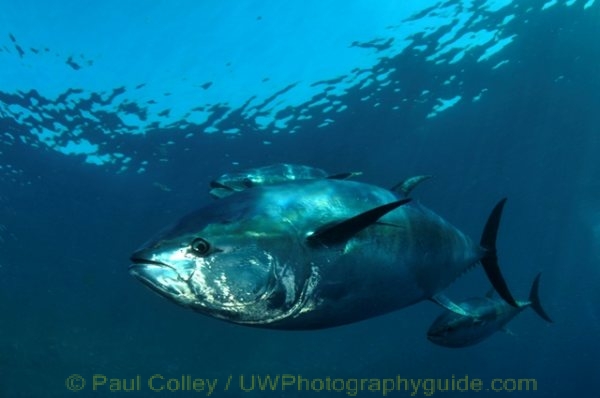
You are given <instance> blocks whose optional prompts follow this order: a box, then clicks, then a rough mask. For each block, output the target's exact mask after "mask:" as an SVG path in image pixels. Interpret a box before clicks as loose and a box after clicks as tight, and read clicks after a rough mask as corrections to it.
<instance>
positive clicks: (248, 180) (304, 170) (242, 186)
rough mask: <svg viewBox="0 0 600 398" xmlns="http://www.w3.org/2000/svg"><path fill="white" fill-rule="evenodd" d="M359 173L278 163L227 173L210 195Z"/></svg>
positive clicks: (213, 184)
mask: <svg viewBox="0 0 600 398" xmlns="http://www.w3.org/2000/svg"><path fill="white" fill-rule="evenodd" d="M360 174H361V173H358V172H351V173H340V174H334V175H330V174H328V173H327V172H326V171H325V170H322V169H318V168H316V167H311V166H305V165H301V164H290V163H277V164H273V165H270V166H264V167H257V168H252V169H247V170H242V171H238V172H236V173H226V174H223V175H222V176H220V177H219V178H217V179H215V180H213V181H211V182H210V187H211V190H210V191H209V193H210V194H211V196H213V197H215V198H224V197H225V196H229V195H231V194H233V193H235V192H240V191H245V190H246V189H248V188H253V187H256V186H261V185H274V184H277V183H281V182H287V181H300V180H314V179H320V178H331V179H342V180H343V179H346V178H350V177H354V176H357V175H360Z"/></svg>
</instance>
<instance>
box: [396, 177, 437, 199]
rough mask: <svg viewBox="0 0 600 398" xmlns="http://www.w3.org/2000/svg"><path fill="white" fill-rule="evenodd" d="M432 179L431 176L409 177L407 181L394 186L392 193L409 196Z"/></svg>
mask: <svg viewBox="0 0 600 398" xmlns="http://www.w3.org/2000/svg"><path fill="white" fill-rule="evenodd" d="M431 177H432V176H430V175H423V176H414V177H409V178H407V179H406V180H404V181H402V182H399V183H398V184H396V185H394V186H393V187H392V189H390V191H394V192H398V193H401V194H402V195H404V196H408V195H410V193H411V192H412V190H413V189H415V187H416V186H417V185H419V184H420V183H421V182H423V181H425V180H428V179H430V178H431Z"/></svg>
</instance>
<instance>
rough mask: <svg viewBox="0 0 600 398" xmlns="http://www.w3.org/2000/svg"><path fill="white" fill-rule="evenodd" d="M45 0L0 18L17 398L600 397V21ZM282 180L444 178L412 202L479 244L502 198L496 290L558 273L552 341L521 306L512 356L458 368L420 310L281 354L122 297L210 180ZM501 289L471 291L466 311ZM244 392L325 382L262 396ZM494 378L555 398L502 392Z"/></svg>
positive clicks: (470, 7) (532, 8) (2, 371)
mask: <svg viewBox="0 0 600 398" xmlns="http://www.w3.org/2000/svg"><path fill="white" fill-rule="evenodd" d="M38 3H40V2H37V1H32V0H26V1H21V2H11V3H9V4H4V5H3V7H2V9H3V10H2V13H1V15H0V26H1V27H2V28H1V29H0V64H1V65H2V67H1V72H0V276H1V277H0V313H1V314H2V317H1V320H2V323H1V326H0V397H63V396H79V397H87V396H162V395H165V396H174V397H182V396H206V394H207V390H206V389H207V388H208V387H207V385H203V388H204V390H201V391H185V388H184V384H181V383H180V382H175V381H172V382H170V383H171V384H168V385H167V379H171V378H173V379H178V380H181V378H182V377H184V378H185V377H186V376H187V375H190V377H191V378H193V379H195V378H208V379H216V380H217V385H216V389H215V391H213V394H212V396H217V397H218V396H235V397H240V396H273V397H283V396H285V397H288V396H289V397H304V396H317V397H319V396H340V397H341V396H351V394H352V384H351V383H350V384H348V383H349V382H348V380H353V379H361V378H367V379H373V380H382V379H386V378H396V377H397V376H398V375H400V377H401V378H407V379H409V378H410V379H414V380H415V381H416V380H417V379H435V378H441V379H450V380H451V379H452V378H453V377H454V378H455V379H456V380H458V379H461V378H462V379H464V378H465V377H469V378H470V379H471V380H472V379H474V378H479V379H481V380H482V382H483V384H484V391H483V392H480V393H476V392H474V391H470V392H454V393H452V392H441V391H437V392H434V393H433V394H431V393H430V392H431V391H430V392H429V395H430V396H438V395H440V396H470V395H477V394H479V395H495V394H501V395H502V394H508V395H511V396H515V395H516V396H538V397H559V396H565V395H566V394H580V395H582V396H589V397H593V396H598V395H599V394H600V392H599V391H600V383H599V382H598V381H597V380H598V375H599V374H600V362H599V361H598V357H600V348H599V347H600V346H599V345H598V343H597V336H598V333H599V332H600V310H599V309H598V303H600V292H599V290H598V288H597V286H598V285H599V282H600V266H599V264H600V263H599V259H600V184H599V183H598V181H600V166H599V163H598V161H597V157H598V155H597V154H598V153H600V113H599V112H598V110H597V108H598V105H599V104H600V75H599V73H598V71H599V69H598V65H599V64H600V46H598V40H597V38H598V37H599V35H600V6H599V5H598V3H597V2H595V1H593V0H587V1H584V0H569V1H534V0H527V1H509V0H504V1H501V0H496V1H483V0H480V1H451V0H448V1H439V2H438V1H433V0H432V1H425V0H420V1H414V2H397V1H391V0H390V1H379V2H373V1H366V0H365V1H359V0H357V1H352V2H341V1H331V2H320V1H312V0H311V1H302V2H299V1H298V2H291V3H290V2H281V3H279V2H278V3H277V4H271V3H273V2H253V1H249V0H243V1H239V2H228V1H224V2H196V1H182V2H178V3H177V6H175V5H174V3H173V4H171V3H170V2H165V3H163V2H159V1H151V2H147V4H142V3H140V2H120V1H104V2H79V3H77V4H74V3H72V2H64V4H62V3H63V2H53V3H52V4H51V3H48V4H38ZM123 3H125V4H123ZM288 3H290V4H288ZM404 3H410V6H408V5H407V4H404ZM277 162H290V163H300V164H307V165H312V166H315V167H320V168H323V169H325V170H327V171H330V172H332V173H337V172H347V171H362V172H363V174H362V176H361V177H359V178H360V179H361V180H363V181H367V182H370V183H374V184H378V185H382V186H392V185H394V184H395V183H397V182H398V181H400V180H402V179H403V178H405V177H407V176H411V175H417V174H432V175H434V178H433V179H432V180H430V181H427V182H425V183H423V184H422V185H420V186H419V187H418V188H417V189H416V190H415V192H414V197H415V198H416V199H418V200H419V201H421V202H422V203H423V204H425V205H426V206H428V207H429V208H431V209H433V210H435V211H436V212H437V213H439V214H440V215H442V216H443V217H445V218H446V219H448V220H449V221H450V222H452V223H453V224H455V225H456V226H458V227H459V228H460V229H461V230H463V231H465V232H466V233H468V234H469V235H470V236H472V237H474V238H477V237H478V236H479V234H480V233H481V229H482V228H483V223H484V221H485V219H486V217H487V215H488V212H489V210H490V209H491V207H492V206H493V205H494V204H495V203H496V201H497V200H498V199H499V198H501V197H504V196H507V197H508V198H509V199H508V202H507V206H506V209H505V213H504V216H503V220H502V225H501V227H500V233H499V242H498V246H499V247H498V249H499V256H500V262H501V266H502V268H503V271H504V274H505V276H506V279H507V280H508V283H509V285H510V286H511V289H512V290H513V293H514V294H515V296H516V297H517V298H519V299H525V298H526V296H527V293H528V291H529V286H530V283H531V281H532V280H533V278H534V276H535V275H536V273H537V272H539V271H542V272H543V277H542V280H541V292H540V294H541V300H542V303H543V305H544V307H545V308H546V309H547V311H548V313H549V314H550V316H551V317H552V318H553V319H554V320H555V323H554V324H552V325H548V324H546V323H545V322H543V321H542V320H541V319H539V318H538V317H537V316H536V315H535V314H534V313H533V311H529V310H527V311H525V312H523V314H522V315H519V317H518V318H516V319H515V320H514V321H513V322H512V323H511V324H510V325H509V327H510V329H511V331H512V332H513V335H510V334H505V333H498V334H496V335H494V336H493V337H491V338H490V339H489V340H487V341H485V342H484V343H482V344H480V345H476V346H473V347H470V348H465V349H460V350H452V349H445V348H442V347H438V346H434V345H432V344H431V343H429V342H428V341H427V339H426V338H425V332H426V330H427V328H428V327H429V325H430V324H431V322H432V321H433V319H434V318H435V317H436V316H437V314H438V313H439V312H440V309H439V308H438V307H436V306H435V305H434V304H433V303H428V302H424V303H419V304H417V305H414V306H412V307H410V308H407V309H403V310H401V311H398V312H395V313H392V314H389V315H386V316H382V317H378V318H374V319H371V320H367V321H364V322H360V323H356V324H353V325H348V326H343V327H338V328H333V329H328V330H322V331H313V332H278V331H269V330H261V329H253V328H247V327H243V326H237V325H232V324H227V323H224V322H222V321H219V320H215V319H211V318H208V317H205V316H202V315H199V314H195V313H192V312H190V311H187V310H185V309H183V308H180V307H178V306H175V305H173V304H172V303H170V302H168V301H167V300H164V299H162V298H160V297H158V296H157V295H155V294H152V293H151V292H150V291H149V290H148V289H146V288H145V287H144V286H142V285H141V284H140V283H139V282H137V281H136V280H134V279H133V278H132V277H130V276H129V274H128V272H127V267H128V265H129V261H128V258H129V255H130V254H131V252H132V251H134V250H135V249H136V248H137V247H138V246H139V245H141V244H142V243H143V242H144V241H145V240H146V239H148V238H149V237H150V236H151V235H152V234H154V233H155V232H156V231H158V230H159V229H161V228H163V227H164V226H165V225H168V224H170V223H171V222H173V221H174V220H175V219H176V218H178V217H179V216H181V215H183V214H185V213H186V212H188V211H190V210H192V209H195V208H197V207H199V206H201V205H202V204H205V203H208V202H210V201H211V200H212V199H211V198H210V197H209V195H208V184H209V182H210V181H211V180H212V179H214V178H215V177H217V176H219V175H221V174H222V173H224V172H228V171H235V170H241V169H244V168H249V167H258V166H263V165H268V164H272V163H277ZM488 286H489V283H488V282H487V280H486V278H485V276H484V274H483V272H482V271H481V269H475V270H473V271H472V272H470V273H469V274H467V275H465V276H464V277H463V278H461V279H460V280H458V281H457V282H456V283H455V284H454V285H453V286H451V287H450V289H449V290H448V294H449V295H450V296H451V297H455V298H456V299H462V298H465V297H468V296H473V295H481V294H483V293H485V292H486V291H487V290H488ZM73 374H77V375H80V376H81V377H82V378H83V379H84V380H85V382H86V384H85V386H83V390H82V391H79V392H71V391H69V390H68V388H67V385H66V384H65V383H66V380H67V378H68V377H69V376H70V375H73ZM157 374H158V375H161V377H164V379H161V378H155V379H154V381H155V382H156V383H155V384H154V386H155V387H157V388H160V387H161V386H162V387H165V389H164V390H163V391H162V392H154V391H152V390H150V387H149V385H148V382H149V380H150V378H151V377H152V376H153V375H157ZM252 375H254V376H255V379H254V380H255V381H256V380H257V379H256V377H265V376H267V375H271V376H272V377H275V376H277V375H279V376H280V377H283V376H284V375H288V376H290V377H291V376H294V377H295V378H296V380H297V379H298V377H300V376H302V377H304V378H307V379H310V380H312V381H314V383H315V384H314V385H313V386H312V387H310V389H311V391H306V388H304V389H303V390H302V391H298V388H297V386H293V387H288V388H286V389H285V390H282V388H281V386H279V387H278V388H275V389H274V390H273V391H272V390H270V389H267V390H265V391H260V388H259V384H258V382H256V383H255V387H254V389H253V391H247V390H251V388H250V386H249V383H250V380H252ZM241 376H244V377H245V379H244V380H245V384H242V383H241V381H242V380H241V379H240V377H241ZM94 377H96V380H97V381H98V382H100V381H102V377H106V380H107V383H106V384H104V385H98V386H97V387H96V391H94V386H93V384H94ZM137 377H139V380H140V385H136V384H134V385H133V387H137V388H136V389H135V391H133V392H126V391H124V389H125V388H132V385H131V382H132V381H131V380H132V379H133V381H134V382H135V381H136V380H137ZM230 377H231V380H232V381H231V383H230V386H229V388H228V389H227V391H225V386H226V384H227V382H228V380H229V378H230ZM327 377H329V378H330V379H339V380H340V381H338V382H337V384H335V383H334V384H333V385H332V386H330V387H331V388H330V389H329V391H327V389H326V388H325V387H323V391H320V392H319V391H316V390H318V389H319V386H320V384H319V381H318V380H322V381H323V383H325V381H326V378H327ZM496 378H500V379H503V380H504V381H505V384H504V386H505V387H506V389H508V390H510V389H511V388H512V387H513V385H512V384H511V383H512V382H511V381H510V379H535V380H536V383H537V384H536V388H537V390H536V391H531V390H530V391H518V390H517V391H507V390H506V389H505V391H503V392H492V391H485V389H486V388H489V387H490V383H491V382H492V380H493V379H496ZM109 379H114V380H112V382H113V388H114V389H115V390H116V391H115V392H111V391H110V381H109ZM123 379H125V384H122V383H123ZM119 380H121V381H119ZM315 380H317V381H315ZM506 380H508V381H506ZM342 381H343V382H344V383H346V384H343V388H342V387H341V386H342V384H339V383H342ZM76 383H77V381H76ZM79 383H80V381H79ZM119 383H121V384H119ZM178 383H179V384H178ZM79 385H81V383H80V384H79ZM167 386H170V387H171V388H172V389H173V391H169V390H168V389H167ZM196 387H198V388H199V385H197V386H196ZM242 387H244V388H242ZM367 387H368V386H367ZM367 387H365V388H367ZM382 388H383V387H381V388H379V389H377V388H376V387H373V389H374V390H375V391H369V390H368V389H366V390H364V391H362V392H359V396H383V391H382ZM532 388H533V385H531V386H530V389H532ZM336 389H337V390H339V391H335V390H336ZM413 392H414V391H413V389H412V388H409V389H408V390H406V391H405V390H401V391H393V392H389V393H388V396H410V395H411V394H412V393H413ZM426 393H428V391H427V390H424V389H423V388H421V389H420V390H417V391H416V392H415V395H414V396H427V394H426Z"/></svg>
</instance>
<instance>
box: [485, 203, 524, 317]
mask: <svg viewBox="0 0 600 398" xmlns="http://www.w3.org/2000/svg"><path fill="white" fill-rule="evenodd" d="M505 202H506V198H504V199H502V200H501V201H500V202H498V204H497V205H496V206H495V207H494V209H493V210H492V212H491V213H490V216H489V217H488V220H487V222H486V223H485V227H484V228H483V234H481V242H480V243H481V247H483V248H484V249H485V250H486V253H485V255H484V256H483V258H482V259H481V264H482V265H483V269H484V270H485V273H486V275H487V277H488V279H489V280H490V282H491V283H492V286H493V287H494V289H496V291H497V292H498V294H499V295H500V297H502V298H503V299H504V301H506V302H507V303H508V304H510V305H512V306H513V307H519V305H518V304H517V302H516V301H515V299H514V298H513V296H512V294H511V293H510V290H509V289H508V286H507V285H506V281H505V280H504V277H503V276H502V272H500V267H499V266H498V255H497V254H496V237H497V236H498V227H499V226H500V217H501V216H502V209H503V208H504V203H505Z"/></svg>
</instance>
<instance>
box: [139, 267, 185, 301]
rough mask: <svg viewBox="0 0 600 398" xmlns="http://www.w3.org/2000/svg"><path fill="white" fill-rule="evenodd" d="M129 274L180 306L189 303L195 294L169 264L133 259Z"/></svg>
mask: <svg viewBox="0 0 600 398" xmlns="http://www.w3.org/2000/svg"><path fill="white" fill-rule="evenodd" d="M131 261H132V263H133V264H131V265H130V266H129V274H131V275H132V276H133V277H135V278H136V279H137V280H139V281H140V282H142V284H144V285H145V286H147V287H148V288H150V290H152V291H154V292H155V293H158V294H159V295H161V296H163V297H166V298H168V299H171V300H174V301H176V302H178V303H179V304H184V303H187V302H189V301H190V300H191V299H192V298H193V293H192V291H191V288H190V286H189V285H188V283H187V282H186V281H184V280H183V279H181V277H180V276H179V274H178V273H177V271H176V270H175V269H174V268H173V267H170V266H169V265H167V264H164V263H161V262H159V261H152V260H147V259H142V258H131Z"/></svg>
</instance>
